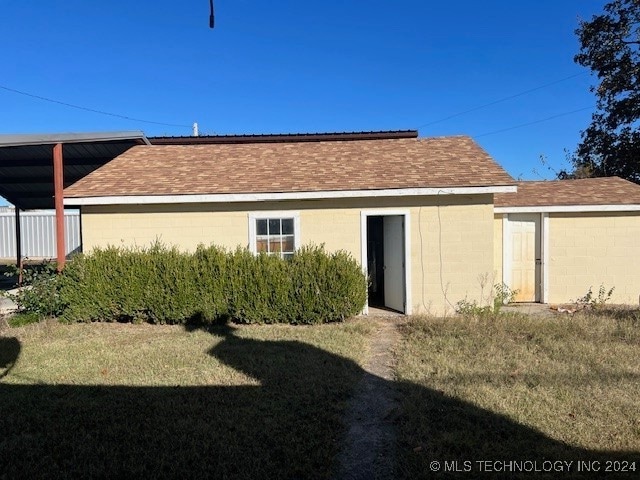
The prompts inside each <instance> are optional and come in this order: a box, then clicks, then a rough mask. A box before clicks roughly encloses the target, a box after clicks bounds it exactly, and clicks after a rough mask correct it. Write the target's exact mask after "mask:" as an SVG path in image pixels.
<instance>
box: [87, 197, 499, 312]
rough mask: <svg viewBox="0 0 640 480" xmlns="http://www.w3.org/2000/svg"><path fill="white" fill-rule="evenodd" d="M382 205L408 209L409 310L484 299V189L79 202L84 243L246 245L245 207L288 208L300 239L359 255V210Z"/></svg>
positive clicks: (490, 239) (488, 201)
mask: <svg viewBox="0 0 640 480" xmlns="http://www.w3.org/2000/svg"><path fill="white" fill-rule="evenodd" d="M385 210H389V211H390V210H394V211H398V210H401V211H407V212H409V216H410V224H409V225H410V227H409V228H410V232H411V265H410V269H411V281H410V284H411V285H410V286H411V297H412V298H411V306H412V311H413V313H418V312H430V313H433V314H443V313H452V312H453V307H454V306H455V303H456V302H457V301H459V300H461V299H463V298H465V297H467V298H468V299H469V300H476V301H479V302H485V303H486V302H487V301H488V300H487V298H488V295H490V290H491V285H493V283H495V282H494V279H495V268H494V235H495V232H494V216H493V204H492V196H491V195H470V196H446V195H443V196H440V197H426V198H420V197H405V198H381V199H376V198H369V199H344V200H309V201H302V202H300V201H298V202H295V201H290V202H289V201H284V202H259V203H238V204H226V205H217V204H174V205H118V206H93V207H83V208H82V237H83V238H82V239H83V249H84V251H85V252H90V251H91V250H92V249H94V248H96V247H105V246H107V245H116V246H118V245H123V246H132V245H149V244H150V243H151V242H153V241H154V240H156V239H158V240H160V241H162V242H163V243H165V244H167V245H175V246H177V247H179V248H180V249H183V250H187V251H191V250H194V249H195V248H196V246H197V245H198V244H200V243H204V244H211V243H215V244H217V245H221V246H224V247H227V248H235V247H236V246H238V245H241V246H245V247H246V246H247V245H248V242H249V220H248V214H249V212H264V211H295V212H299V215H300V237H301V244H302V245H306V244H309V243H315V244H321V243H324V244H325V247H326V248H327V250H329V251H335V250H338V249H342V250H346V251H348V252H350V253H351V254H352V255H353V256H354V258H356V260H358V262H360V261H361V251H360V250H361V212H362V211H369V212H371V211H375V212H381V213H382V212H384V211H385ZM483 278H484V280H483ZM483 282H484V283H486V285H485V287H484V290H483V288H482V283H483Z"/></svg>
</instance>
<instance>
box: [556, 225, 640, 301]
mask: <svg viewBox="0 0 640 480" xmlns="http://www.w3.org/2000/svg"><path fill="white" fill-rule="evenodd" d="M549 254H550V258H549V302H550V303H561V302H567V301H570V300H576V299H577V298H578V297H581V296H583V295H584V294H585V293H586V292H587V290H588V289H589V287H592V290H593V293H594V294H596V295H597V293H598V289H599V287H600V285H602V284H604V286H605V287H607V289H608V288H611V287H615V291H614V294H613V296H612V297H611V302H612V303H628V304H637V302H638V295H640V255H639V254H640V213H624V212H607V213H588V214H587V213H583V214H553V213H552V214H550V215H549Z"/></svg>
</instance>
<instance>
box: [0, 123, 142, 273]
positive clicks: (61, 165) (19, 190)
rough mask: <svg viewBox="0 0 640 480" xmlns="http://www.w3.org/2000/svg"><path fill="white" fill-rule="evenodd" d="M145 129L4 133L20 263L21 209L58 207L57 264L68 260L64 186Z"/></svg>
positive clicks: (3, 190) (2, 187)
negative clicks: (129, 130) (65, 237)
mask: <svg viewBox="0 0 640 480" xmlns="http://www.w3.org/2000/svg"><path fill="white" fill-rule="evenodd" d="M145 143H146V144H148V143H149V141H148V140H147V138H146V137H145V135H144V133H142V132H141V131H134V132H102V133H59V134H18V135H0V195H1V196H3V197H4V198H6V199H7V200H9V201H10V202H11V203H13V204H14V205H15V206H16V210H15V211H16V246H17V250H18V251H17V259H16V260H17V263H18V264H20V263H21V260H22V252H21V250H20V244H21V240H20V235H21V232H20V210H26V209H37V208H52V207H55V209H56V232H57V233H56V250H57V260H58V268H59V269H62V267H63V266H64V262H65V239H64V204H63V189H64V187H66V186H68V185H71V184H72V183H74V182H76V181H77V180H79V179H81V178H82V177H84V176H85V175H88V174H89V173H91V172H92V171H94V170H96V169H97V168H99V167H101V166H102V165H104V164H105V163H107V162H109V161H111V160H112V159H113V158H115V157H117V156H118V155H120V154H121V153H123V152H126V151H127V150H128V149H129V148H131V147H133V146H135V145H141V144H145Z"/></svg>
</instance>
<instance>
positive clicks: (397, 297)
mask: <svg viewBox="0 0 640 480" xmlns="http://www.w3.org/2000/svg"><path fill="white" fill-rule="evenodd" d="M405 235H406V231H405V216H404V215H392V214H389V215H367V216H366V243H365V245H366V249H367V251H366V255H367V257H366V258H367V273H368V275H369V282H370V284H369V292H368V304H369V306H371V307H379V308H386V309H390V310H396V311H398V312H402V313H406V302H407V300H406V298H407V291H406V276H407V272H406V266H405V261H406V260H405V258H406V252H405V248H406V247H405V245H406V244H405V242H406V238H405Z"/></svg>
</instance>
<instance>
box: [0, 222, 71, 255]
mask: <svg viewBox="0 0 640 480" xmlns="http://www.w3.org/2000/svg"><path fill="white" fill-rule="evenodd" d="M64 226H65V243H66V254H67V255H69V254H71V253H75V252H79V251H80V248H81V240H80V212H78V211H71V212H69V211H67V212H65V214H64ZM20 233H21V238H22V241H21V242H20V244H21V247H22V256H23V257H29V258H55V257H56V214H55V212H52V211H34V212H21V213H20ZM16 255H17V251H16V217H15V213H14V212H0V258H10V259H14V258H15V257H16Z"/></svg>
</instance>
